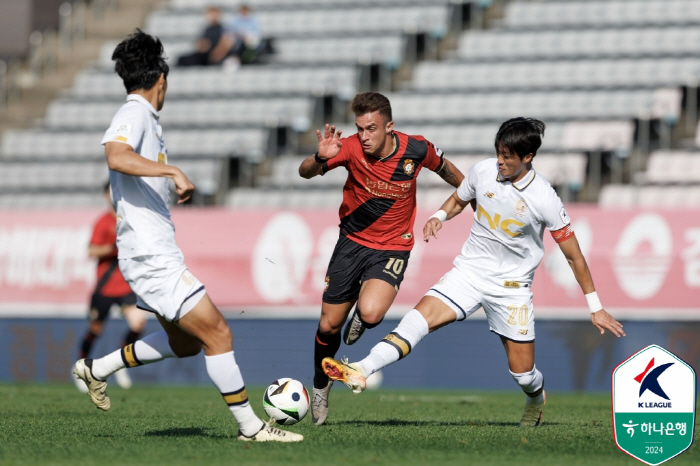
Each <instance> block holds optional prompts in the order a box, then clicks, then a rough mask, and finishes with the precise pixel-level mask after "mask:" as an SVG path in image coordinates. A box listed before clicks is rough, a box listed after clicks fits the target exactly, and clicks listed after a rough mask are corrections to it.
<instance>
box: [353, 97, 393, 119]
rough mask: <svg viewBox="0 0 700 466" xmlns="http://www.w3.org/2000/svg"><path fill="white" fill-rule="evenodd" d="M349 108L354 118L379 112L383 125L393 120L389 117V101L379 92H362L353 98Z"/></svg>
mask: <svg viewBox="0 0 700 466" xmlns="http://www.w3.org/2000/svg"><path fill="white" fill-rule="evenodd" d="M351 106H352V111H353V112H354V113H355V115H356V116H362V115H366V114H368V113H372V112H379V114H380V115H381V116H382V117H383V118H384V122H385V123H388V122H390V121H392V120H393V117H392V116H391V103H390V102H389V99H387V98H386V97H385V96H383V95H382V94H380V93H379V92H363V93H362V94H357V95H356V96H355V98H354V99H352V104H351Z"/></svg>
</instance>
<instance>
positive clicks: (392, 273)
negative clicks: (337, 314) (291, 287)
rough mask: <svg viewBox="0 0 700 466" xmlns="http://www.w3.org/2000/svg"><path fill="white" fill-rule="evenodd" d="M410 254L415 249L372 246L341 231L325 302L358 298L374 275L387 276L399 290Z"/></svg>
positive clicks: (380, 278)
mask: <svg viewBox="0 0 700 466" xmlns="http://www.w3.org/2000/svg"><path fill="white" fill-rule="evenodd" d="M410 256H411V251H388V250H383V249H372V248H368V247H366V246H362V245H361V244H357V243H356V242H354V241H351V240H349V239H348V238H347V237H345V236H344V235H342V234H341V235H340V238H338V243H336V245H335V249H334V250H333V256H331V261H330V263H329V264H328V271H327V272H326V289H325V290H324V292H323V302H324V303H328V304H341V303H346V302H349V301H354V300H356V299H357V297H358V296H359V295H360V287H361V286H362V282H364V281H365V280H369V279H371V278H378V279H379V280H384V281H385V282H387V283H388V284H390V285H391V286H393V287H394V288H395V289H396V291H399V285H401V282H402V281H403V274H404V272H405V271H406V267H407V266H408V258H409V257H410Z"/></svg>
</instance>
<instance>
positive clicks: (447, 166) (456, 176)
mask: <svg viewBox="0 0 700 466" xmlns="http://www.w3.org/2000/svg"><path fill="white" fill-rule="evenodd" d="M436 173H437V174H438V175H440V178H442V179H443V180H445V181H446V182H447V183H448V184H450V185H452V186H454V187H455V188H459V185H460V183H461V182H462V180H463V179H464V174H462V172H461V171H459V168H457V167H455V165H454V164H453V163H452V162H450V161H449V160H447V159H445V161H444V163H443V164H442V168H441V169H440V170H438V171H437V172H436Z"/></svg>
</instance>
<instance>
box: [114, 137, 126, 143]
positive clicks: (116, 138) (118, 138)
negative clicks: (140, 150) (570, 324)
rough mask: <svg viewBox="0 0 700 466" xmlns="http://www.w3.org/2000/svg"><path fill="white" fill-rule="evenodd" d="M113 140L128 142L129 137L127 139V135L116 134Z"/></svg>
mask: <svg viewBox="0 0 700 466" xmlns="http://www.w3.org/2000/svg"><path fill="white" fill-rule="evenodd" d="M113 140H114V141H119V142H126V141H128V139H126V136H116V137H115V138H114V139H113Z"/></svg>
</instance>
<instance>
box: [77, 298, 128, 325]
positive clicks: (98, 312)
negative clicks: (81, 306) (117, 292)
mask: <svg viewBox="0 0 700 466" xmlns="http://www.w3.org/2000/svg"><path fill="white" fill-rule="evenodd" d="M115 304H116V305H117V306H119V307H122V306H129V305H132V304H136V295H135V294H134V293H129V294H126V295H123V296H104V295H101V294H100V293H93V294H92V298H90V313H89V314H88V319H89V320H90V321H91V322H95V321H97V322H104V321H105V320H107V317H109V310H110V309H111V308H112V306H114V305H115Z"/></svg>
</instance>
